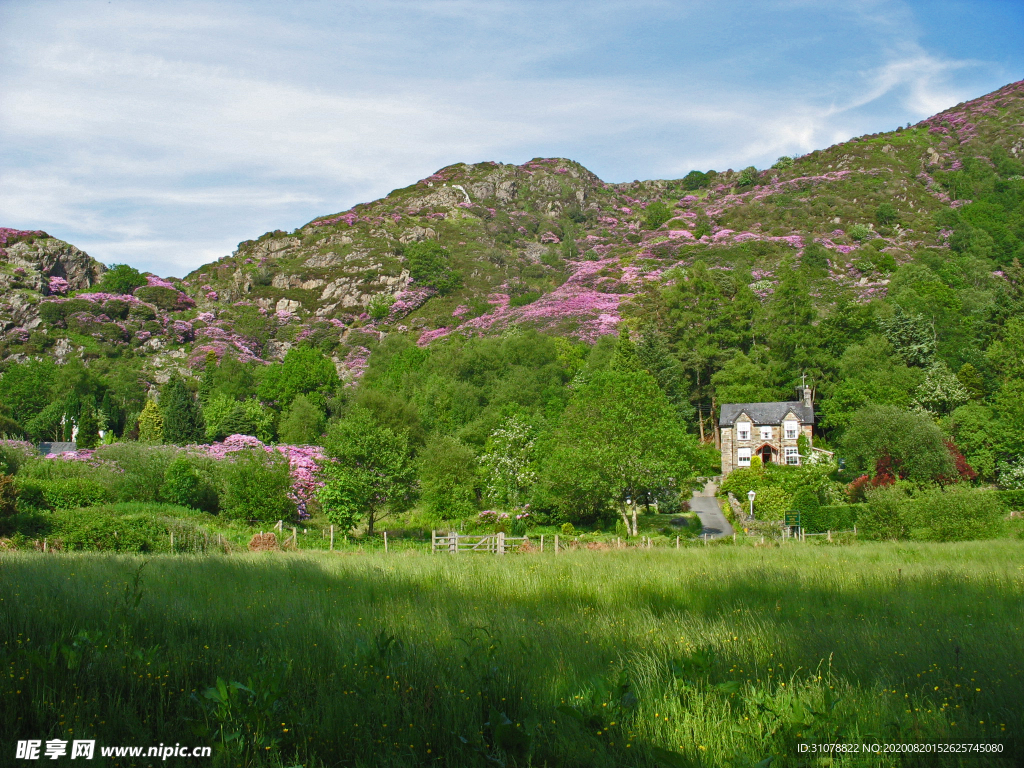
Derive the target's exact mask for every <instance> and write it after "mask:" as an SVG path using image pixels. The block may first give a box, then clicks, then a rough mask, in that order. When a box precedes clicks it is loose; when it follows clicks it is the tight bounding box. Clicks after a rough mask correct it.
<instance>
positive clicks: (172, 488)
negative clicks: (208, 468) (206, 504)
mask: <svg viewBox="0 0 1024 768" xmlns="http://www.w3.org/2000/svg"><path fill="white" fill-rule="evenodd" d="M201 489H202V481H201V480H200V478H199V474H198V473H197V472H196V471H195V470H194V469H193V468H192V464H191V463H190V462H189V460H188V459H187V458H186V457H184V456H177V457H176V458H175V459H174V461H172V462H171V463H170V466H168V467H167V471H166V472H165V473H164V482H163V485H161V486H160V499H161V501H165V502H167V503H168V504H178V505H179V506H182V507H191V508H192V509H199V503H200V502H199V499H200V492H201Z"/></svg>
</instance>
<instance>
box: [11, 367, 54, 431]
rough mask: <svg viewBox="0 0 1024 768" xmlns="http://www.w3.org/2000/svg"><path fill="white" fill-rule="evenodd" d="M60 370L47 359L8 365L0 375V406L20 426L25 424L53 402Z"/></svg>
mask: <svg viewBox="0 0 1024 768" xmlns="http://www.w3.org/2000/svg"><path fill="white" fill-rule="evenodd" d="M60 378H61V377H60V374H59V369H58V368H57V365H56V364H55V363H54V362H53V360H51V359H50V358H43V359H42V360H29V361H27V362H25V363H11V364H8V366H7V368H6V370H4V373H3V376H0V403H3V405H4V406H6V407H7V408H8V409H10V413H11V415H12V416H14V417H15V418H16V419H17V420H18V421H20V422H21V423H22V424H28V422H30V421H31V420H32V419H33V418H35V416H36V415H37V414H39V413H40V412H42V410H43V409H44V408H46V407H47V406H48V405H50V404H51V403H52V402H53V399H54V398H53V394H54V388H55V386H56V385H57V382H58V379H60Z"/></svg>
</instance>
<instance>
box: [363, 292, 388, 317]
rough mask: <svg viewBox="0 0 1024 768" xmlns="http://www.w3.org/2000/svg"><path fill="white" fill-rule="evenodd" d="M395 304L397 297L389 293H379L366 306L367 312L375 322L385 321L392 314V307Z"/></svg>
mask: <svg viewBox="0 0 1024 768" xmlns="http://www.w3.org/2000/svg"><path fill="white" fill-rule="evenodd" d="M394 303H395V297H394V296H392V295H391V294H389V293H378V294H377V295H376V296H374V297H373V298H372V299H370V303H369V304H368V305H367V306H366V311H367V312H368V313H369V315H370V317H372V318H373V319H374V320H383V319H384V318H386V317H387V316H388V315H389V314H391V305H392V304H394Z"/></svg>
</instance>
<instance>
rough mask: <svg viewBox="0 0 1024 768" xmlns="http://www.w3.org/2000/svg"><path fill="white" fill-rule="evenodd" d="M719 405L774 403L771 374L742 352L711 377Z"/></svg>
mask: <svg viewBox="0 0 1024 768" xmlns="http://www.w3.org/2000/svg"><path fill="white" fill-rule="evenodd" d="M711 385H712V386H713V387H714V388H715V394H716V396H717V399H718V402H719V403H764V402H774V401H775V400H776V399H777V398H776V397H775V389H774V387H773V386H772V376H771V373H770V372H769V371H768V370H767V369H766V368H764V367H763V366H761V365H758V364H757V363H755V362H754V361H753V360H751V359H750V358H749V357H747V356H746V355H745V354H743V353H742V352H737V353H736V355H735V356H734V357H733V358H732V359H731V360H729V361H728V362H727V363H726V364H725V365H723V366H722V369H721V370H720V371H718V372H717V373H716V374H715V375H714V376H712V377H711Z"/></svg>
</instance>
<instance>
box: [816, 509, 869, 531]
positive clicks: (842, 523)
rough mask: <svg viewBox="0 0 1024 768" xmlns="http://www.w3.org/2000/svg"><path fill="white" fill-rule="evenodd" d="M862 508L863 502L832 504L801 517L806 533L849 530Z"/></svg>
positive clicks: (855, 523)
mask: <svg viewBox="0 0 1024 768" xmlns="http://www.w3.org/2000/svg"><path fill="white" fill-rule="evenodd" d="M863 508H864V505H863V504H834V505H830V506H823V507H818V508H817V509H816V510H814V511H812V512H808V513H806V514H805V515H804V517H802V518H801V523H802V524H803V527H804V530H805V531H807V533H825V532H826V531H849V530H852V529H853V527H854V526H855V525H857V517H858V514H859V512H860V510H862V509H863Z"/></svg>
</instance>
